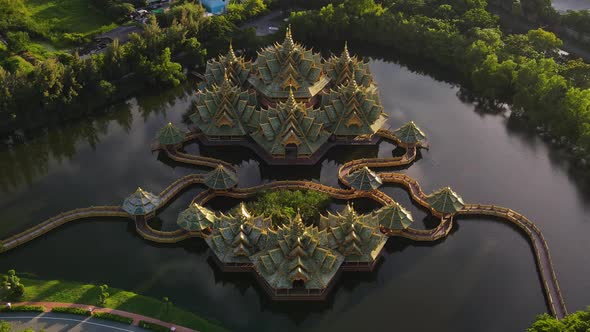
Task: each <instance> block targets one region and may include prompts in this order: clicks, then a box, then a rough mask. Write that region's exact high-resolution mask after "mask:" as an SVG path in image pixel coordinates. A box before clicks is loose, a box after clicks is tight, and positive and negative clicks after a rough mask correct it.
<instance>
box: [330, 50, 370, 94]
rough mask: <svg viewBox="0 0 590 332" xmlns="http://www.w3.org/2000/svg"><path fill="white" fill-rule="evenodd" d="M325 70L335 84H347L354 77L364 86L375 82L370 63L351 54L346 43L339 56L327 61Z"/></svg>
mask: <svg viewBox="0 0 590 332" xmlns="http://www.w3.org/2000/svg"><path fill="white" fill-rule="evenodd" d="M325 70H326V74H328V76H329V77H330V78H331V79H332V83H333V84H335V85H341V84H346V83H347V82H348V81H350V79H352V78H354V79H355V81H356V82H357V84H358V85H361V86H363V87H370V86H371V85H372V84H373V75H371V71H370V69H369V64H368V63H366V62H364V61H361V60H359V59H357V57H356V56H350V53H349V52H348V45H347V44H344V50H343V51H342V54H340V56H339V57H337V56H332V57H331V58H330V59H329V60H328V61H326V65H325Z"/></svg>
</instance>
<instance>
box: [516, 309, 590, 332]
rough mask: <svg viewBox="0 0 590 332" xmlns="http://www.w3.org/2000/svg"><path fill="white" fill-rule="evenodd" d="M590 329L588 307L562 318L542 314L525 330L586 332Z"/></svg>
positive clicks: (532, 331) (536, 331) (538, 331)
mask: <svg viewBox="0 0 590 332" xmlns="http://www.w3.org/2000/svg"><path fill="white" fill-rule="evenodd" d="M588 331H590V307H588V308H587V309H586V310H581V311H577V312H575V313H573V314H569V315H567V316H566V317H565V318H564V319H562V320H557V319H556V318H555V317H553V316H551V315H548V314H542V315H540V316H538V317H537V320H536V321H535V322H534V323H533V325H532V326H531V327H529V328H528V329H527V332H588Z"/></svg>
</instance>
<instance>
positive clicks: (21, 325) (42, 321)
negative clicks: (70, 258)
mask: <svg viewBox="0 0 590 332" xmlns="http://www.w3.org/2000/svg"><path fill="white" fill-rule="evenodd" d="M0 320H3V321H7V322H9V323H10V324H11V325H12V331H23V330H26V329H33V330H34V331H41V330H44V331H47V332H61V331H71V332H104V331H106V332H121V331H123V332H125V331H130V332H144V331H147V330H144V329H142V328H140V327H138V326H131V325H126V324H123V323H117V322H111V321H108V320H104V319H98V318H92V317H83V316H78V315H71V314H58V313H52V312H44V313H34V312H7V313H0Z"/></svg>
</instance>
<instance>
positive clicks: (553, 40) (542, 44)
mask: <svg viewBox="0 0 590 332" xmlns="http://www.w3.org/2000/svg"><path fill="white" fill-rule="evenodd" d="M527 37H528V39H529V41H530V42H531V45H532V46H533V48H534V49H535V51H537V52H539V53H541V54H544V55H545V56H547V57H552V56H555V54H556V53H557V50H558V49H559V48H560V47H561V46H562V45H563V42H562V41H561V39H559V38H557V36H556V35H555V34H554V33H552V32H549V31H545V30H543V29H536V30H530V31H529V32H528V33H527Z"/></svg>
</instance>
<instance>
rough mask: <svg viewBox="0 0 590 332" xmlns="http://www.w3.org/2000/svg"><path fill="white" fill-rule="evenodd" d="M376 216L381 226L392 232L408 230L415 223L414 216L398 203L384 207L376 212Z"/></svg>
mask: <svg viewBox="0 0 590 332" xmlns="http://www.w3.org/2000/svg"><path fill="white" fill-rule="evenodd" d="M374 215H375V218H376V219H377V221H378V222H379V225H381V226H383V227H385V228H387V229H391V230H402V229H406V228H408V227H409V226H410V224H411V223H412V222H414V219H413V218H412V214H411V213H410V212H408V211H407V210H406V209H404V208H403V207H402V206H401V205H399V204H398V203H394V204H392V205H388V206H384V207H382V208H381V209H379V210H377V211H375V212H374Z"/></svg>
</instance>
